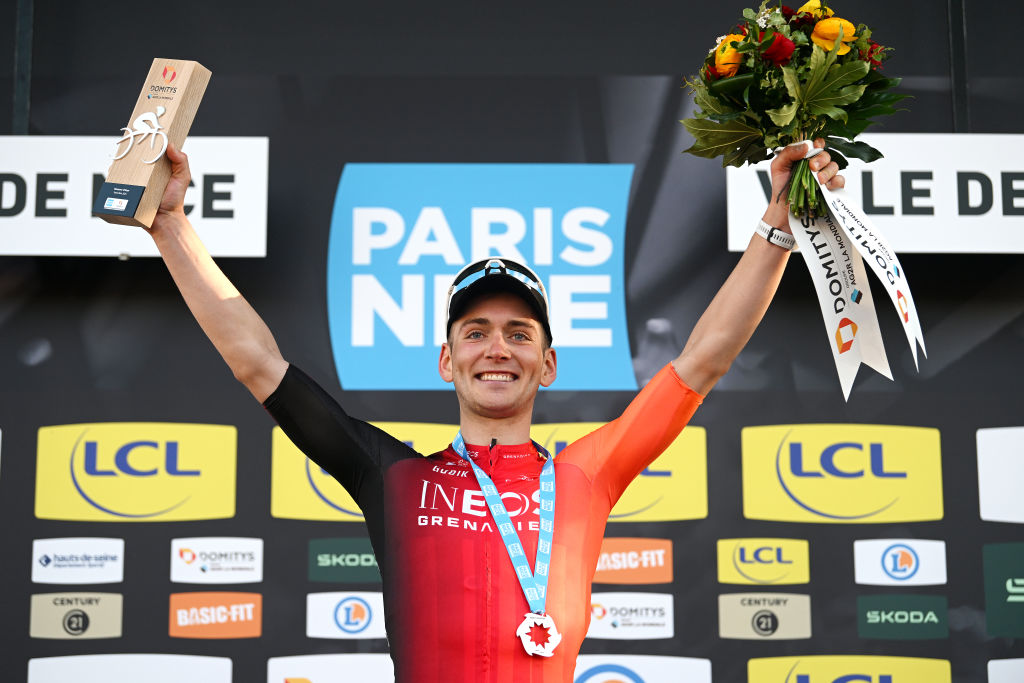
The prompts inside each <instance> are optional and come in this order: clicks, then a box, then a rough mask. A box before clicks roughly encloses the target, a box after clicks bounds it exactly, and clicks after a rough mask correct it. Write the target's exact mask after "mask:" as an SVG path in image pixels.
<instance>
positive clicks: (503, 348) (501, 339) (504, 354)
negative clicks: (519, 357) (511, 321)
mask: <svg viewBox="0 0 1024 683" xmlns="http://www.w3.org/2000/svg"><path fill="white" fill-rule="evenodd" d="M487 357H488V358H500V359H505V360H507V359H509V358H511V357H512V352H511V350H510V349H509V345H508V342H507V341H506V340H505V336H504V335H502V334H496V335H493V336H492V337H491V343H490V344H489V345H488V346H487Z"/></svg>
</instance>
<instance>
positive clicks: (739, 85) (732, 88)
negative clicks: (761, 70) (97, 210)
mask: <svg viewBox="0 0 1024 683" xmlns="http://www.w3.org/2000/svg"><path fill="white" fill-rule="evenodd" d="M753 82H754V74H740V75H739V76H729V77H728V78H720V79H718V80H717V81H712V82H711V85H709V86H708V90H710V91H711V92H713V93H715V94H716V95H717V94H722V95H732V96H733V97H739V93H741V92H743V91H744V90H745V89H746V88H747V86H748V85H750V84H751V83H753Z"/></svg>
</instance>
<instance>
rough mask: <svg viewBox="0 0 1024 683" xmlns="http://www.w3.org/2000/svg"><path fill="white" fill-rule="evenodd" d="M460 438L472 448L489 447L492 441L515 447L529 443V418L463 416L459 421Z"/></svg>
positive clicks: (526, 416)
mask: <svg viewBox="0 0 1024 683" xmlns="http://www.w3.org/2000/svg"><path fill="white" fill-rule="evenodd" d="M459 429H460V430H461V431H462V438H463V440H464V441H465V442H466V443H468V444H473V445H474V446H487V445H490V443H491V441H492V440H493V439H497V443H499V444H502V445H506V446H509V445H515V444H520V443H527V442H529V441H530V416H529V415H525V416H522V417H514V418H513V417H502V418H489V417H482V416H480V415H465V414H463V415H462V416H461V419H460V420H459Z"/></svg>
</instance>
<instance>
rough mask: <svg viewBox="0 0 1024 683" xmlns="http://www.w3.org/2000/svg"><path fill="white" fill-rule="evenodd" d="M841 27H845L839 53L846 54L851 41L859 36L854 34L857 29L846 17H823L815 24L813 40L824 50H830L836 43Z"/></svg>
mask: <svg viewBox="0 0 1024 683" xmlns="http://www.w3.org/2000/svg"><path fill="white" fill-rule="evenodd" d="M840 27H842V29H843V38H842V40H843V42H842V43H841V44H840V45H839V54H841V55H845V54H846V53H847V52H849V51H850V45H849V43H851V42H853V41H854V40H857V36H855V35H853V34H854V32H855V31H856V30H857V29H856V28H854V26H853V24H851V23H850V22H848V21H847V20H846V19H840V18H839V17H832V18H830V19H822V20H821V21H819V22H818V23H817V24H815V25H814V33H812V34H811V40H813V41H814V44H815V45H817V46H818V47H820V48H821V49H822V50H825V52H828V51H829V50H831V49H832V46H833V45H835V44H836V38H837V37H838V36H839V29H840Z"/></svg>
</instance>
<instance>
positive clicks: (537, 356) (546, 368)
mask: <svg viewBox="0 0 1024 683" xmlns="http://www.w3.org/2000/svg"><path fill="white" fill-rule="evenodd" d="M438 371H439V372H440V374H441V378H442V379H444V381H446V382H452V383H454V385H455V393H456V395H457V396H458V397H459V406H460V407H461V409H462V413H463V417H464V418H467V417H472V416H478V417H483V418H488V419H504V418H516V417H519V418H522V417H524V416H525V417H526V419H527V420H528V419H529V417H530V416H531V415H532V413H533V401H534V398H536V396H537V389H538V387H539V386H545V387H546V386H550V384H551V383H552V382H554V381H555V375H556V360H555V351H554V349H552V348H550V347H548V345H547V340H546V337H545V334H544V329H543V327H541V324H540V323H539V322H538V321H537V319H536V318H535V317H534V313H533V311H532V309H531V308H530V306H529V305H527V303H526V302H525V301H523V300H522V299H521V298H519V297H518V296H515V295H514V294H493V295H487V296H483V297H480V298H479V299H478V300H476V301H474V302H472V303H471V304H470V305H469V306H468V307H467V308H466V311H465V313H464V314H463V315H462V317H461V318H459V319H458V320H456V321H455V323H454V324H453V325H452V329H451V334H450V335H449V337H448V343H446V344H444V345H443V346H442V347H441V358H440V360H439V362H438Z"/></svg>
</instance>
